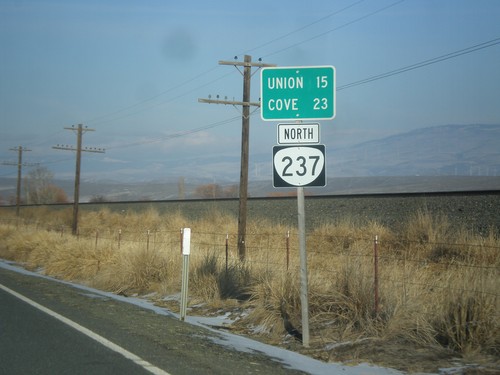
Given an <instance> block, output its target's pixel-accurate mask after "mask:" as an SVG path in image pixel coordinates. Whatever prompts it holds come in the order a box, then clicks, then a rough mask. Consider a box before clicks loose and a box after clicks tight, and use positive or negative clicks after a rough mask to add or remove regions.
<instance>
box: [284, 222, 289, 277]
mask: <svg viewBox="0 0 500 375" xmlns="http://www.w3.org/2000/svg"><path fill="white" fill-rule="evenodd" d="M285 238H286V270H287V271H288V268H289V267H290V231H287V232H286V237H285Z"/></svg>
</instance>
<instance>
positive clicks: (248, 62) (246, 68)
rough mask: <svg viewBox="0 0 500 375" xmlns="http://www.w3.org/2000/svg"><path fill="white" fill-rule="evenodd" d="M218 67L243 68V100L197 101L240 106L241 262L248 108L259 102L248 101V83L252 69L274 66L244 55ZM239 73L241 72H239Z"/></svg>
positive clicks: (248, 126)
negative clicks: (231, 66)
mask: <svg viewBox="0 0 500 375" xmlns="http://www.w3.org/2000/svg"><path fill="white" fill-rule="evenodd" d="M219 65H233V66H234V67H236V69H238V70H239V67H240V66H241V67H243V73H242V75H243V100H242V101H234V100H232V101H231V100H219V99H218V98H217V99H210V98H209V99H198V101H199V102H200V103H209V104H226V105H228V104H229V105H233V106H242V115H241V128H242V129H241V168H240V193H239V211H238V256H239V258H240V260H241V261H244V260H245V256H246V246H245V238H246V227H247V197H248V154H249V139H250V107H251V106H255V107H260V102H251V101H250V82H251V78H252V67H255V68H263V67H272V66H276V65H274V64H264V63H261V62H258V63H252V57H251V56H248V55H245V58H244V61H242V62H240V61H236V60H235V61H219ZM239 71H240V73H241V70H239Z"/></svg>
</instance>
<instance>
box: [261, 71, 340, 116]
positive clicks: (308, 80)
mask: <svg viewBox="0 0 500 375" xmlns="http://www.w3.org/2000/svg"><path fill="white" fill-rule="evenodd" d="M335 72H336V70H335V67H334V66H331V65H325V66H290V67H268V68H262V70H261V74H260V78H261V79H260V82H261V84H260V101H261V111H260V113H261V118H262V120H264V121H299V120H300V121H302V120H304V121H309V120H332V119H333V118H335V115H336V108H335V107H336V103H335V102H336V100H335V99H336V95H335V81H336V79H335ZM322 77H326V78H324V79H323V78H322ZM269 78H280V81H279V82H278V81H273V84H274V85H278V83H282V85H281V86H280V87H279V88H276V87H275V88H273V89H271V88H269V87H268V85H267V83H268V82H266V80H268V79H269ZM325 84H326V87H321V86H322V85H325ZM271 101H272V105H273V106H274V107H280V108H279V109H276V110H272V111H271V110H270V109H269V105H270V104H271ZM325 105H326V108H323V107H324V106H325ZM287 106H288V108H287ZM293 106H295V108H296V109H294V108H293ZM315 106H316V107H317V108H316V109H314V107H315Z"/></svg>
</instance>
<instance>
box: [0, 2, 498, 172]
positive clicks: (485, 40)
mask: <svg viewBox="0 0 500 375" xmlns="http://www.w3.org/2000/svg"><path fill="white" fill-rule="evenodd" d="M499 20H500V2H499V1H497V0H335V1H332V0H313V1H299V0H286V1H284V0H278V1H264V0H255V1H253V2H250V3H248V2H236V1H228V0H223V1H216V2H208V1H201V0H196V1H194V0H187V1H182V2H178V1H175V2H174V1H169V0H163V1H159V0H158V1H155V0H144V1H131V0H123V1H111V0H99V1H97V0H51V1H45V0H36V1H20V0H13V1H9V0H0V163H2V162H3V163H5V162H13V161H16V160H17V153H16V152H15V151H12V149H15V148H17V147H19V146H22V147H23V148H26V149H27V150H30V151H25V152H23V161H24V162H26V163H40V164H39V165H40V166H43V167H46V168H48V169H49V170H50V171H52V172H53V173H54V175H55V177H56V178H68V179H70V178H73V176H74V170H75V153H74V152H72V151H68V150H60V149H53V148H52V147H53V146H56V145H69V146H74V145H75V144H76V132H75V131H73V130H67V129H65V128H71V127H72V126H77V125H78V124H83V125H84V127H88V128H87V129H89V130H88V131H86V132H85V133H84V134H83V146H84V147H99V148H103V149H105V150H106V151H105V153H90V152H84V153H83V161H82V172H81V173H82V178H84V179H85V178H87V179H98V180H99V179H114V180H122V181H135V180H138V181H150V180H164V179H171V180H172V179H178V178H179V177H181V176H183V177H187V178H188V179H189V178H190V177H203V178H207V179H209V180H213V181H214V182H217V181H221V180H222V179H224V178H226V179H227V178H229V179H232V180H234V181H238V178H239V169H240V164H239V161H240V150H241V122H242V120H241V108H240V107H238V106H231V105H217V104H206V103H200V102H199V101H198V99H199V98H208V97H209V95H210V96H211V97H212V98H215V97H216V96H217V95H219V96H220V98H225V97H227V98H228V100H237V101H241V100H242V93H243V78H242V73H241V70H238V69H237V68H236V67H234V66H231V65H222V64H219V62H220V61H235V58H236V59H237V60H236V61H240V62H241V61H243V59H244V55H245V54H246V55H250V56H251V57H252V61H254V62H258V61H259V59H261V61H262V62H263V63H267V64H276V65H277V66H279V67H288V66H334V67H335V72H336V77H335V84H336V103H335V113H336V116H335V118H334V119H333V120H321V121H318V122H319V123H320V138H321V143H322V144H324V145H325V147H326V150H327V152H334V151H335V150H336V149H338V148H341V147H345V146H349V145H354V144H357V143H360V142H363V141H368V140H373V139H379V138H383V137H387V136H390V135H393V134H398V133H402V132H407V131H410V130H413V129H418V128H424V127H430V126H437V125H446V124H471V123H472V124H474V123H481V124H500V105H498V101H499V98H500V70H499V69H498V67H499V66H500V22H498V21H499ZM252 73H253V76H252V80H251V100H252V101H254V102H255V101H258V100H259V96H260V84H261V82H260V70H258V69H257V68H253V70H252ZM372 77H375V78H379V79H375V80H372V79H371V78H372ZM365 80H366V81H365ZM250 124H251V125H250V175H249V177H250V179H260V178H266V177H267V176H270V175H271V172H272V171H271V159H272V148H273V146H274V145H276V144H277V124H278V122H273V121H263V120H262V119H261V116H260V109H259V108H255V107H252V109H251V118H250ZM29 170H30V169H29V167H26V169H25V172H26V173H27V172H29ZM16 174H17V170H16V168H15V167H13V166H11V165H4V164H0V177H15V176H16Z"/></svg>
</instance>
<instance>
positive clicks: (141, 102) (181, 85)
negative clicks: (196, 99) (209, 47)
mask: <svg viewBox="0 0 500 375" xmlns="http://www.w3.org/2000/svg"><path fill="white" fill-rule="evenodd" d="M217 68H218V66H216V67H214V68H211V69H209V70H207V71H205V72H202V73H200V74H198V75H196V76H194V77H193V78H190V79H188V80H186V81H184V82H182V83H180V84H178V85H176V86H173V87H170V88H169V89H167V90H165V91H163V92H161V93H159V94H156V95H153V96H151V97H149V98H147V99H144V100H141V101H140V102H137V103H135V104H132V105H129V106H126V107H124V108H121V109H118V110H116V111H114V112H110V113H107V114H104V115H101V116H98V117H95V118H93V119H91V120H88V121H87V123H99V124H102V123H106V122H110V121H116V120H118V119H122V118H125V117H129V116H132V115H134V114H137V113H140V112H143V111H145V110H148V109H151V108H154V107H156V106H158V105H160V104H164V103H168V102H171V101H174V100H176V99H178V98H181V97H183V96H186V95H187V94H189V93H191V92H193V91H195V90H198V89H200V88H203V87H205V86H208V85H210V84H212V83H214V82H217V81H219V80H221V79H223V78H225V77H227V76H228V74H225V75H223V76H221V77H219V78H216V79H214V80H212V81H210V82H208V83H206V84H204V85H201V86H198V87H196V88H194V89H192V90H190V91H187V92H185V93H183V94H182V95H177V96H175V97H174V98H171V99H168V100H167V101H164V102H161V103H158V104H155V105H152V106H149V107H147V108H143V109H141V110H138V111H136V112H133V113H129V114H126V115H122V116H120V117H117V118H113V119H109V120H104V119H105V118H107V117H111V116H114V115H117V114H120V113H123V112H125V111H128V110H130V109H133V108H136V107H139V106H140V105H142V104H145V103H148V102H151V101H153V100H155V99H157V98H159V97H161V96H163V95H165V94H168V93H169V92H172V91H174V90H176V89H178V88H181V87H183V86H185V85H187V84H189V83H191V82H193V81H195V80H196V79H198V78H200V77H202V76H204V75H206V74H208V73H210V72H212V71H214V70H215V69H217Z"/></svg>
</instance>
